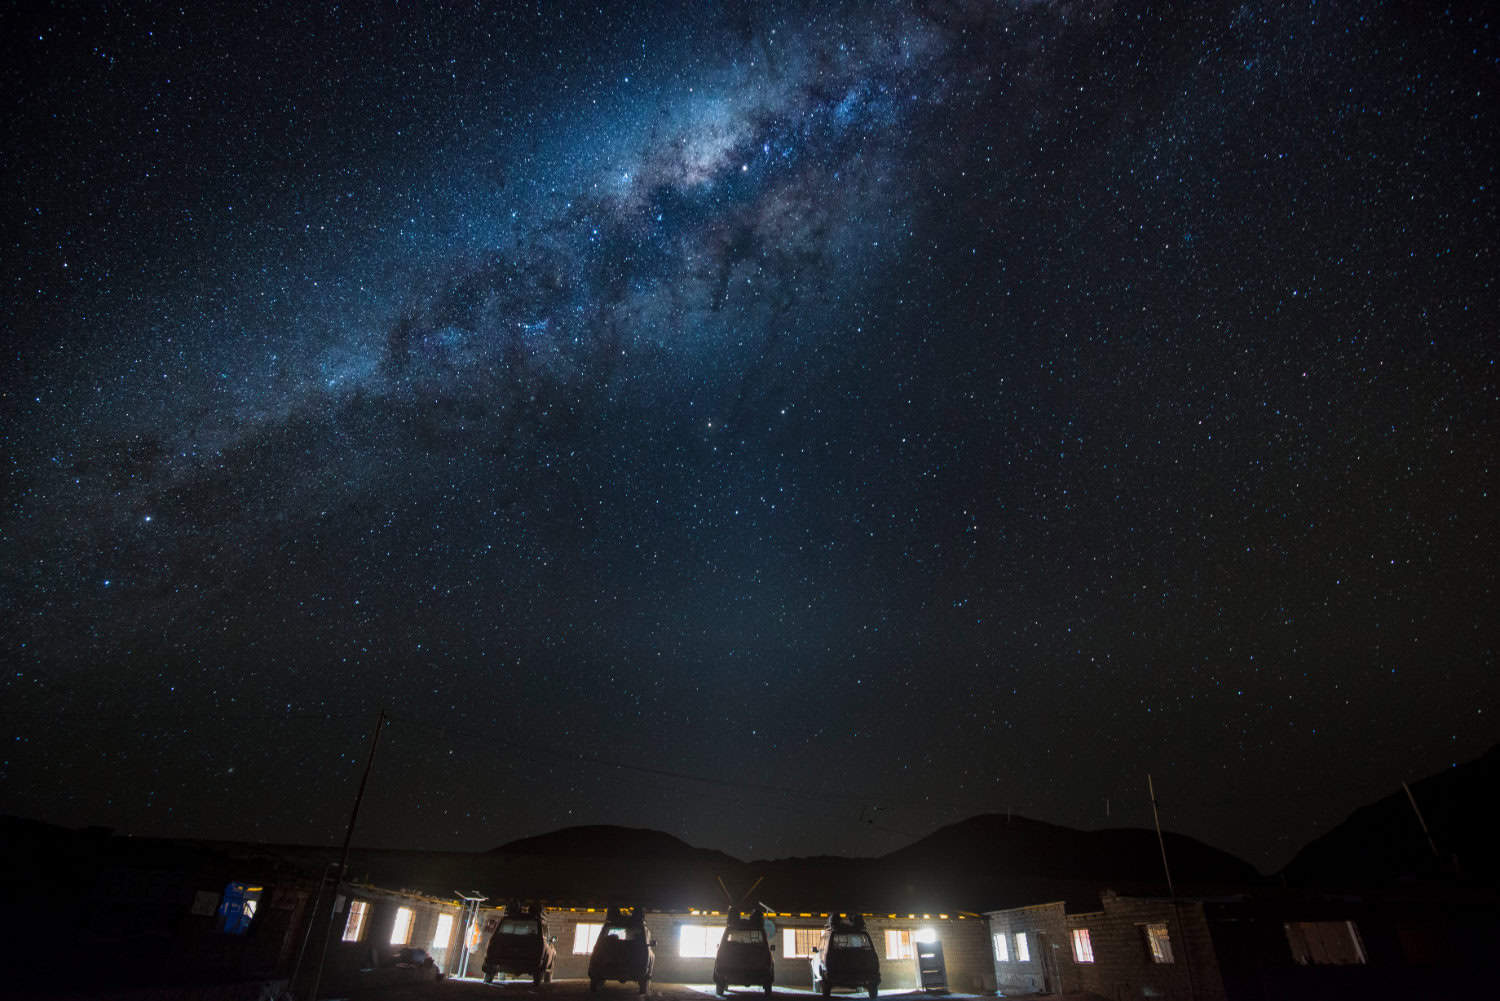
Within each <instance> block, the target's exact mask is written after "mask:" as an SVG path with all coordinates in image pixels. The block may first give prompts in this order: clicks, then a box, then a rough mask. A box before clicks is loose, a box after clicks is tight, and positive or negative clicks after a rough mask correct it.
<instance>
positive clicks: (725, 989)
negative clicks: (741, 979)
mask: <svg viewBox="0 0 1500 1001" xmlns="http://www.w3.org/2000/svg"><path fill="white" fill-rule="evenodd" d="M714 993H715V994H717V995H719V997H723V996H724V995H725V994H728V993H729V985H728V984H726V983H725V982H724V981H722V980H715V981H714Z"/></svg>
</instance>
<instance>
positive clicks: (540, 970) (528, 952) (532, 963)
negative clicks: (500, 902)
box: [484, 904, 557, 984]
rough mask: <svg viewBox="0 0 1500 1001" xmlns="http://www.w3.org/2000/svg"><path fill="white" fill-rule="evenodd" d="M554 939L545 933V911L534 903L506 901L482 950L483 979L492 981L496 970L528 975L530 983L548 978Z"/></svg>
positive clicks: (554, 949)
mask: <svg viewBox="0 0 1500 1001" xmlns="http://www.w3.org/2000/svg"><path fill="white" fill-rule="evenodd" d="M556 941H557V937H556V936H555V935H549V934H547V912H546V911H544V910H542V909H541V908H540V907H537V906H534V905H533V906H532V907H531V908H530V909H523V908H522V907H521V905H520V904H510V905H508V906H507V907H506V908H505V912H504V914H502V915H501V917H500V927H498V928H496V929H495V934H494V935H493V936H491V937H490V947H489V948H488V949H487V950H486V951H485V954H484V982H485V983H487V984H489V983H494V981H495V974H497V973H507V974H515V975H517V976H530V977H531V982H532V983H533V984H541V983H547V982H549V981H551V980H552V964H553V961H554V960H556V959H557V946H556V945H555V944H554V943H555V942H556Z"/></svg>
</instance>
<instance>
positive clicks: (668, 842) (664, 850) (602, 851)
mask: <svg viewBox="0 0 1500 1001" xmlns="http://www.w3.org/2000/svg"><path fill="white" fill-rule="evenodd" d="M487 854H490V855H537V856H547V857H564V858H633V859H685V860H689V859H690V860H693V861H696V862H709V863H715V864H720V865H725V866H739V865H741V864H742V863H741V862H740V861H739V859H736V858H733V857H731V856H729V855H725V854H724V853H723V852H718V851H713V850H712V849H708V848H694V847H693V846H692V845H690V844H688V843H687V842H685V841H683V840H682V839H680V838H675V837H673V836H672V835H670V834H666V833H664V832H662V831H653V830H649V829H646V828H640V827H616V826H614V825H611V824H592V825H585V826H582V827H564V828H562V829H561V830H558V831H552V832H550V833H547V834H538V835H536V836H535V837H530V838H521V839H519V840H517V841H510V842H507V843H506V844H503V845H501V846H500V847H498V848H492V849H490V851H489V852H488V853H487Z"/></svg>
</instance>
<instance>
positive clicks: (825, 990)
mask: <svg viewBox="0 0 1500 1001" xmlns="http://www.w3.org/2000/svg"><path fill="white" fill-rule="evenodd" d="M819 991H820V992H821V993H822V995H823V996H824V997H825V998H826V997H828V996H829V995H831V994H832V993H833V984H832V983H831V982H830V981H829V979H828V978H827V977H824V978H823V985H822V986H821V987H820V988H819Z"/></svg>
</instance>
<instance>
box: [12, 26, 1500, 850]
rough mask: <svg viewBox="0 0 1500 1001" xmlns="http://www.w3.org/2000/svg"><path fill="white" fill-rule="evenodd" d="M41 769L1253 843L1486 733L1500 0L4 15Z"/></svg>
mask: <svg viewBox="0 0 1500 1001" xmlns="http://www.w3.org/2000/svg"><path fill="white" fill-rule="evenodd" d="M5 21H6V25H5V27H6V31H5V33H4V37H6V38H7V41H6V43H5V45H6V48H7V51H8V55H7V58H6V59H4V60H3V61H0V65H4V66H5V67H7V68H5V69H4V70H0V74H3V81H4V86H3V91H4V92H5V93H6V94H7V95H11V96H9V97H8V98H7V100H6V102H5V103H6V134H7V137H8V138H7V142H6V143H5V144H4V148H3V151H0V157H3V160H0V164H3V170H0V176H3V177H4V181H3V183H0V192H3V194H0V199H3V201H0V205H3V212H4V219H5V220H6V224H5V239H4V242H3V247H4V255H5V265H6V266H5V269H4V274H5V277H6V282H5V286H4V293H3V294H4V316H5V317H6V328H7V336H6V341H5V347H6V353H5V358H6V361H5V363H4V365H0V401H3V410H0V430H3V438H4V445H5V456H6V460H7V463H6V479H5V492H4V505H3V508H0V544H3V547H4V553H5V557H4V560H3V561H0V573H3V576H0V593H3V596H4V597H3V604H0V608H3V620H0V621H3V632H0V638H3V642H4V647H3V649H4V651H5V652H4V664H5V672H4V699H3V703H0V705H3V708H0V722H3V724H4V726H5V728H6V730H7V731H9V736H8V739H7V744H8V747H7V751H6V753H5V755H4V757H3V763H0V798H3V800H4V802H5V803H6V809H7V811H8V812H14V813H18V814H22V815H27V816H36V817H39V818H42V819H48V820H55V821H57V822H61V823H69V824H75V825H83V824H91V823H93V824H109V825H113V826H116V827H119V828H120V829H121V830H124V831H129V832H135V833H141V834H165V833H170V834H199V835H203V836H213V837H245V838H255V839H267V840H278V841H298V842H327V841H332V840H333V839H334V838H336V837H338V836H339V834H340V833H341V831H342V824H343V821H344V816H345V811H346V810H347V808H348V805H349V802H350V801H351V799H352V796H353V787H354V783H355V782H356V780H357V774H358V769H359V768H360V767H361V766H362V765H363V762H364V755H365V753H366V749H367V745H368V739H369V732H370V729H371V727H372V725H373V723H374V719H375V714H376V712H377V711H378V710H379V709H381V708H384V709H385V710H387V711H388V712H389V713H390V714H391V716H392V718H393V722H392V723H391V724H390V726H389V727H388V728H387V730H386V731H384V733H383V735H382V738H381V739H382V744H381V749H380V752H379V756H378V758H377V764H376V769H375V772H374V777H373V778H372V785H371V792H370V798H369V800H368V801H367V804H366V808H365V809H366V812H365V815H364V817H363V819H362V821H361V828H360V835H359V837H360V839H361V840H363V841H365V842H367V843H371V844H382V845H391V846H401V847H413V848H443V849H483V848H487V847H490V846H492V845H495V844H499V843H501V842H503V841H505V840H509V839H511V838H515V837H520V836H523V835H527V834H533V833H537V832H540V831H545V830H549V829H552V828H556V827H561V826H565V825H568V824H574V823H619V824H626V825H631V826H642V827H654V828H658V829H662V830H666V831H669V832H671V833H674V834H677V835H679V836H681V837H684V838H685V839H687V840H689V841H690V842H692V843H695V844H701V845H707V846H712V847H716V848H721V849H723V850H725V851H728V852H730V853H732V854H737V855H740V856H742V857H746V858H752V857H766V856H774V855H790V854H798V855H811V854H818V853H842V854H875V853H880V852H884V851H889V850H891V849H893V848H895V847H899V846H900V845H902V844H904V843H905V842H907V841H909V840H912V839H914V838H915V837H917V836H920V835H923V834H925V833H928V832H929V831H931V830H932V829H934V828H935V827H937V826H939V825H941V824H943V823H948V822H951V821H954V820H958V819H962V818H963V817H966V816H969V815H972V814H975V813H980V812H986V811H996V810H1001V811H1003V810H1007V809H1014V810H1015V811H1017V812H1020V813H1024V814H1026V815H1028V816H1033V817H1036V818H1037V819H1041V820H1047V821H1051V822H1054V823H1063V824H1070V825H1075V826H1082V827H1103V826H1123V825H1136V824H1141V825H1144V824H1149V822H1150V811H1149V804H1148V803H1147V802H1146V797H1145V793H1144V791H1143V790H1144V785H1145V775H1146V773H1147V772H1150V773H1152V775H1153V776H1154V780H1155V783H1156V786H1157V789H1158V793H1159V795H1160V797H1161V799H1162V803H1163V808H1164V817H1163V819H1164V823H1166V824H1167V825H1168V826H1170V827H1172V828H1173V829H1175V830H1178V831H1181V832H1182V833H1186V834H1190V835H1193V836H1196V837H1199V838H1202V839H1204V840H1206V841H1209V842H1210V843H1212V844H1214V845H1216V846H1217V847H1221V848H1224V849H1226V850H1229V851H1232V852H1235V853H1237V854H1240V855H1242V856H1243V857H1245V858H1246V859H1247V860H1249V861H1251V862H1252V863H1254V864H1256V865H1258V866H1260V867H1262V868H1274V867H1276V866H1279V865H1280V864H1282V863H1283V862H1284V861H1285V860H1286V859H1287V858H1288V857H1289V856H1290V854H1291V853H1292V852H1293V851H1295V850H1296V849H1297V848H1298V847H1299V846H1300V845H1301V844H1303V843H1304V842H1306V841H1307V840H1309V839H1310V838H1312V837H1314V836H1316V835H1317V834H1319V833H1321V832H1323V831H1324V830H1326V829H1327V828H1328V827H1330V826H1332V825H1333V824H1334V823H1336V822H1337V821H1338V820H1340V819H1342V817H1343V816H1344V815H1345V814H1346V813H1347V812H1348V811H1349V810H1350V809H1352V808H1354V807H1355V806H1358V805H1360V804H1362V803H1363V802H1365V801H1367V800H1369V799H1371V798H1373V797H1375V796H1378V795H1383V794H1384V793H1386V792H1388V791H1389V790H1390V789H1391V788H1393V787H1394V786H1396V785H1397V784H1399V783H1400V782H1401V781H1402V780H1403V779H1412V778H1416V777H1419V776H1421V775H1424V774H1427V773H1429V772H1431V771H1434V770H1436V769H1439V768H1442V767H1445V766H1448V765H1450V764H1452V763H1453V762H1455V761H1461V760H1464V759H1466V758H1469V757H1473V756H1477V755H1478V754H1479V753H1482V752H1483V751H1484V750H1485V749H1486V748H1487V747H1488V746H1489V745H1490V744H1492V743H1493V742H1494V741H1495V739H1496V737H1497V727H1496V724H1495V719H1496V713H1497V710H1500V684H1497V681H1496V678H1497V671H1496V654H1495V644H1496V630H1495V626H1494V621H1495V619H1496V615H1495V606H1496V601H1495V587H1496V571H1495V567H1496V565H1497V563H1500V559H1497V557H1500V554H1497V552H1496V547H1495V541H1494V540H1495V537H1496V532H1495V529H1496V523H1495V504H1494V497H1493V494H1494V486H1495V485H1494V473H1493V444H1492V443H1493V442H1494V441H1495V440H1496V428H1495V425H1496V417H1497V407H1496V400H1497V395H1496V371H1495V356H1496V347H1497V341H1496V336H1495V330H1496V329H1497V319H1500V318H1497V309H1496V289H1495V270H1496V269H1495V263H1494V247H1495V233H1496V231H1497V225H1496V224H1497V218H1496V199H1495V184H1496V164H1497V162H1500V161H1497V157H1496V143H1495V137H1496V136H1495V124H1496V123H1495V112H1494V111H1493V107H1494V106H1495V99H1494V94H1493V93H1492V91H1493V90H1494V89H1495V72H1496V68H1497V52H1500V50H1497V46H1496V28H1495V23H1494V20H1493V14H1492V12H1491V11H1490V10H1489V9H1488V8H1486V7H1485V6H1483V5H1472V6H1466V5H1454V6H1451V7H1446V8H1430V9H1429V8H1425V7H1423V8H1421V9H1408V8H1404V7H1399V6H1393V5H1385V4H1378V3H1353V4H1332V5H1331V4H1327V3H1302V4H1297V5H1291V6H1284V5H1259V6H1257V5H1254V4H1237V3H1217V2H1213V3H1204V4H1193V5H1191V6H1190V7H1189V8H1188V9H1185V10H1176V9H1155V8H1143V7H1137V6H1135V5H1124V4H1115V3H1109V2H1102V0H1101V2H1093V3H1042V2H1015V3H989V2H978V0H974V2H968V0H960V2H955V3H917V2H907V3H880V4H875V5H866V4H855V5H838V4H834V5H828V4H817V5H807V4H789V3H788V4H767V5H761V6H757V7H756V8H755V9H754V11H753V12H750V13H746V12H744V11H741V10H740V9H739V8H738V7H733V6H730V7H718V6H714V5H700V4H683V5H678V4H671V3H659V4H647V5H640V6H631V7H630V9H628V10H627V9H620V10H615V9H613V8H609V7H607V8H603V9H601V8H598V7H588V6H582V5H567V4H536V5H530V6H524V7H520V6H516V5H497V6H496V8H495V9H493V10H486V9H483V6H482V5H480V6H479V7H476V9H472V10H465V11H463V12H457V11H447V12H440V11H437V10H426V9H420V8H414V9H407V8H406V7H405V6H404V5H402V6H397V5H389V4H354V5H345V6H340V7H337V8H335V9H332V10H328V11H305V10H302V9H300V8H298V7H294V6H288V7H284V8H283V7H280V6H277V5H268V6H266V7H263V8H260V9H256V10H254V11H247V12H214V11H194V10H181V9H178V8H161V9H158V8H155V7H131V8H129V9H121V10H107V11H89V12H82V11H73V12H51V13H41V14H35V15H32V14H23V13H19V12H12V13H9V14H6V15H5Z"/></svg>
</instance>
